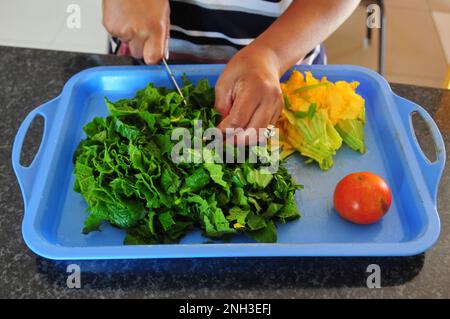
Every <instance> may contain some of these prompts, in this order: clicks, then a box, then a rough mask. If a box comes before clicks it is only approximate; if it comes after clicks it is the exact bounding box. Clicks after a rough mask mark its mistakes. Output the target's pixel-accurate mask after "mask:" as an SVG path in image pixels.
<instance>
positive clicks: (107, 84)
mask: <svg viewBox="0 0 450 319" xmlns="http://www.w3.org/2000/svg"><path fill="white" fill-rule="evenodd" d="M222 68H223V66H221V65H183V66H174V67H173V71H174V73H175V75H176V76H177V77H181V75H182V74H183V73H186V74H187V75H188V78H189V79H190V80H193V81H197V80H199V79H200V78H203V77H207V78H208V79H209V80H210V82H211V84H214V83H215V81H216V79H217V77H218V75H219V74H220V72H221V70H222ZM298 69H300V70H301V71H305V70H309V71H312V73H313V74H314V75H315V76H316V77H317V76H318V77H321V76H327V77H328V78H329V79H330V80H331V81H337V80H346V81H355V80H356V81H359V82H360V83H361V85H360V86H359V88H358V92H359V93H360V94H361V95H362V96H363V97H364V98H365V99H366V102H367V104H366V108H367V110H366V116H367V125H366V128H365V130H366V143H367V148H368V151H367V153H366V154H364V155H360V154H358V153H356V152H353V151H350V150H349V149H348V148H347V147H342V149H341V150H339V152H338V154H337V155H336V157H335V160H334V162H335V165H334V167H333V168H332V169H331V170H329V171H328V172H323V171H320V170H319V169H318V168H317V166H316V165H305V164H304V163H303V162H304V158H302V157H301V156H300V155H298V154H296V155H294V156H291V157H290V158H289V159H288V161H287V167H288V169H289V170H290V172H291V173H292V174H293V176H294V178H295V179H296V180H297V182H299V183H301V184H304V185H305V189H304V190H302V191H299V192H297V195H296V200H297V205H298V206H299V208H300V210H301V212H302V218H301V219H300V220H298V221H293V222H290V223H287V224H284V225H279V227H278V229H279V231H278V235H279V236H278V243H275V244H259V243H253V242H251V241H250V240H248V239H247V238H245V237H244V236H242V237H236V238H234V239H233V241H232V242H230V243H213V244H205V242H206V241H207V239H206V238H203V237H202V236H201V234H200V232H199V231H192V232H191V233H189V234H188V235H187V236H186V237H185V238H184V239H183V240H182V241H181V242H180V243H179V244H168V245H151V246H145V245H143V246H123V245H122V240H123V238H124V233H123V232H122V231H121V230H118V229H116V228H113V227H110V226H108V225H105V226H104V227H103V231H102V232H94V233H91V234H89V235H83V234H82V233H81V229H82V224H83V221H84V219H85V218H86V214H87V213H86V203H85V201H84V200H83V198H82V197H81V195H80V194H78V193H75V192H74V191H73V190H72V188H73V182H74V176H73V174H72V170H73V165H72V160H71V159H72V154H73V152H74V150H75V148H76V146H77V145H78V143H79V142H80V140H81V139H82V138H84V133H83V131H82V127H83V125H84V124H86V123H87V122H88V121H90V120H91V119H92V118H93V117H95V116H106V115H107V108H106V106H105V104H104V101H103V97H104V96H108V98H110V99H113V100H115V99H118V98H124V97H131V96H133V95H134V93H135V91H136V90H138V89H140V88H142V87H144V86H145V85H146V84H147V83H148V82H154V83H155V84H156V85H157V86H168V87H172V84H171V82H170V79H169V78H168V76H167V74H166V72H165V71H164V69H163V68H161V67H159V66H152V67H149V66H140V67H99V68H93V69H89V70H86V71H83V72H81V73H78V74H76V75H75V76H73V77H72V78H71V79H70V80H69V81H68V82H67V84H66V85H65V87H64V89H63V91H62V93H61V95H60V96H58V97H57V98H55V99H53V100H51V101H49V102H47V103H46V104H44V105H41V106H39V107H38V108H36V109H35V110H33V111H32V112H31V113H30V114H28V116H27V117H26V118H25V120H24V121H23V123H22V125H21V126H20V128H19V131H18V133H17V136H16V138H15V141H14V145H13V153H12V161H13V167H14V171H15V173H16V175H17V179H18V181H19V184H20V188H21V190H22V193H23V200H24V206H25V216H24V219H23V226H22V232H23V237H24V239H25V242H26V243H27V245H28V246H29V247H30V248H31V249H32V250H33V251H34V252H35V253H36V254H39V255H41V256H44V257H47V258H52V259H117V258H163V257H223V256H224V257H227V256H401V255H413V254H417V253H420V252H423V251H425V250H426V249H428V248H429V247H430V246H431V245H433V243H434V242H435V241H436V240H437V238H438V236H439V231H440V223H439V216H438V213H437V211H436V193H437V189H438V184H439V179H440V177H441V174H442V171H443V168H444V164H445V150H444V143H443V140H442V137H441V134H440V133H439V130H438V128H437V126H436V124H435V123H434V121H433V120H432V118H431V117H430V115H429V114H428V113H427V112H426V111H425V110H424V109H423V108H421V107H420V106H418V105H416V104H414V103H412V102H410V101H408V100H405V99H403V98H401V97H399V96H396V95H395V94H393V93H392V91H391V89H390V87H389V85H388V83H387V82H386V81H385V80H384V79H383V78H382V77H381V76H379V75H378V74H376V73H375V72H372V71H370V70H367V69H364V68H361V67H354V66H312V67H298ZM413 112H418V113H419V114H420V115H421V116H422V117H423V118H424V119H425V121H426V122H427V123H428V124H429V128H430V131H431V133H432V136H433V138H434V142H435V144H436V149H437V160H436V162H434V163H430V162H429V161H428V160H427V159H426V157H425V156H424V155H423V153H422V151H421V150H420V147H419V144H418V143H417V141H416V138H415V134H414V132H413V129H412V125H411V113H413ZM37 115H41V116H43V117H44V119H45V128H44V134H43V139H42V142H41V145H40V148H39V150H38V153H37V154H36V156H35V159H34V161H33V162H32V164H31V165H30V166H29V167H23V166H21V165H20V164H19V158H20V152H21V148H22V143H23V140H24V137H25V134H26V131H27V129H28V127H29V125H30V123H31V122H32V120H33V119H34V118H35V117H36V116H37ZM354 171H371V172H374V173H376V174H379V175H380V176H382V177H383V178H385V179H386V180H387V182H388V184H389V185H390V187H391V189H392V193H393V203H392V207H391V209H390V211H389V213H388V214H387V215H386V216H385V217H384V218H383V219H382V220H381V221H380V222H378V223H376V224H373V225H370V226H358V225H354V224H351V223H349V222H346V221H345V220H343V219H341V218H340V217H339V216H338V215H337V214H336V212H335V211H334V210H333V202H332V194H333V190H334V187H335V185H336V183H337V182H338V181H339V180H340V179H341V178H342V177H344V176H345V175H347V174H348V173H350V172H354Z"/></svg>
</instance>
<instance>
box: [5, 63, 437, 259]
mask: <svg viewBox="0 0 450 319" xmlns="http://www.w3.org/2000/svg"><path fill="white" fill-rule="evenodd" d="M223 67H224V65H218V64H207V65H195V64H188V65H174V66H173V69H174V72H175V73H177V72H183V71H186V70H192V69H197V70H199V69H201V70H205V69H210V70H211V69H212V70H219V71H220V70H221V69H222V68H223ZM330 68H331V69H334V70H338V71H343V70H348V69H351V70H352V71H358V72H361V73H364V74H365V75H367V76H369V77H371V78H372V79H373V80H374V81H376V82H377V83H378V85H380V87H381V88H383V87H384V88H385V89H386V90H385V91H383V92H382V93H383V94H384V95H385V98H386V99H392V100H393V99H394V97H395V96H396V94H395V93H394V92H393V91H392V89H391V87H390V85H389V84H388V82H387V81H386V80H385V79H384V78H383V77H381V76H380V75H379V74H378V73H376V72H374V71H372V70H370V69H367V68H364V67H360V66H350V65H326V66H322V65H317V66H296V67H294V68H291V69H290V70H289V71H288V72H291V71H292V69H300V70H302V71H304V70H311V71H312V72H314V70H326V69H330ZM148 69H153V70H155V69H161V70H162V67H160V66H100V67H94V68H90V69H86V70H83V71H81V72H79V73H77V74H75V75H74V76H72V77H71V78H70V79H69V80H68V81H67V82H66V84H65V85H64V87H63V89H62V92H61V94H60V95H59V96H58V97H57V98H55V99H53V100H52V101H55V100H57V101H56V102H57V103H58V104H59V105H62V104H64V103H67V102H68V101H69V100H70V98H71V95H72V92H73V88H74V86H75V85H76V84H77V83H78V81H80V80H87V79H88V78H89V76H92V75H93V74H98V72H115V71H119V70H120V71H123V70H129V71H130V70H133V71H138V70H139V71H146V72H148ZM392 103H395V102H394V101H392ZM38 108H39V107H38ZM389 109H390V108H389ZM390 112H392V110H390ZM425 112H426V111H425ZM30 113H31V112H30ZM396 113H397V112H393V114H392V115H393V116H394V117H395V116H396V115H397V116H398V114H396ZM65 115H66V114H65V110H64V108H61V107H58V108H57V110H56V111H55V121H56V125H52V127H51V128H50V130H51V131H55V132H58V131H60V129H61V126H62V122H63V118H64V116H65ZM58 119H59V121H58ZM400 131H403V130H400ZM404 134H406V132H404ZM49 135H50V136H51V135H52V134H51V132H50V133H49ZM16 138H17V136H16ZM44 138H45V137H44ZM44 138H43V141H42V142H41V146H42V145H43V144H44ZM404 138H405V136H403V138H400V140H402V139H404ZM15 142H16V141H14V144H15ZM41 146H40V148H41ZM407 147H409V148H411V147H410V145H407ZM406 151H408V150H405V152H406ZM409 151H410V152H412V150H411V149H409ZM45 152H47V153H48V154H49V155H47V156H48V157H49V158H50V159H53V158H54V152H55V143H52V144H50V145H46V147H45ZM444 153H445V150H444ZM413 158H414V162H417V158H416V157H413ZM408 164H409V165H411V163H408ZM413 164H414V163H413ZM415 164H416V165H415V166H417V167H418V163H415ZM13 168H14V171H15V173H16V175H17V174H18V172H17V169H16V167H15V165H14V162H13ZM44 168H45V165H44V167H41V166H39V167H38V169H37V170H38V177H43V178H44V179H43V178H40V179H39V178H38V181H39V183H37V187H38V188H37V189H36V191H35V192H34V193H35V194H36V193H37V194H39V193H41V192H42V188H43V186H44V184H45V179H46V178H47V177H48V176H47V174H48V167H47V172H46V170H45V169H44ZM410 169H412V167H410ZM442 171H443V168H442V170H441V172H440V174H439V178H438V181H437V184H439V182H440V179H441V176H442ZM420 175H421V177H422V178H421V179H423V176H422V174H420ZM17 176H18V175H17ZM413 176H414V177H413V178H414V182H415V183H416V185H417V180H416V179H417V176H415V174H414V175H413ZM18 180H19V185H20V188H21V191H22V194H23V196H24V203H26V201H27V200H26V198H25V192H24V189H23V185H22V184H21V182H20V179H19V176H18ZM423 182H424V179H423ZM34 186H36V185H34ZM422 193H423V194H421V195H422V197H424V198H423V201H424V203H423V205H424V207H425V208H426V209H425V215H426V217H427V221H428V223H427V225H426V226H425V227H426V229H425V231H424V232H422V233H421V234H420V235H419V236H418V237H416V238H414V239H413V240H410V241H404V242H393V243H348V242H347V243H345V242H343V243H335V242H331V243H326V242H324V243H307V244H298V243H297V244H289V243H274V244H261V243H229V244H227V243H220V244H208V245H205V244H171V245H167V244H166V245H141V246H123V245H114V246H95V247H92V246H91V247H86V246H83V247H75V246H61V245H57V244H56V245H54V244H50V243H49V242H48V241H47V240H46V239H45V238H43V237H42V236H41V235H40V234H39V233H38V232H37V231H36V229H35V226H34V219H35V215H36V213H37V208H38V207H37V205H38V204H39V202H38V200H37V196H31V197H30V199H29V203H28V204H27V205H26V207H24V218H23V222H22V234H23V238H24V240H25V243H26V244H27V246H28V247H29V248H30V249H31V250H32V251H33V252H35V253H36V254H38V255H40V256H42V257H45V258H49V259H58V260H73V259H140V258H143V259H145V258H198V257H264V256H267V257H270V256H273V257H275V256H277V257H281V256H286V257H288V256H297V257H300V256H305V257H306V256H317V257H325V256H336V257H337V256H354V257H356V256H361V257H362V256H409V255H415V254H419V253H422V252H423V251H425V250H427V249H428V248H430V247H431V246H432V245H433V244H434V243H435V242H436V241H437V239H438V237H439V233H440V221H439V215H438V212H437V209H436V198H434V199H433V198H432V196H431V194H430V193H429V192H422ZM425 193H426V194H425ZM24 206H25V205H24ZM202 247H203V248H202ZM211 247H214V249H213V250H211V249H208V248H211ZM242 247H246V248H247V249H244V250H243V251H240V248H242ZM249 247H251V248H252V249H251V250H250V251H249V250H248V248H249ZM299 247H300V248H299ZM74 248H76V249H74ZM119 248H120V249H119ZM187 248H189V249H187ZM149 249H150V250H151V254H149Z"/></svg>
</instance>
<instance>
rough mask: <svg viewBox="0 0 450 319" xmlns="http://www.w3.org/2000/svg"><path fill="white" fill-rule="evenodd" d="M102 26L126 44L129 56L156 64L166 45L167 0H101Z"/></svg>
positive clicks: (168, 23)
mask: <svg viewBox="0 0 450 319" xmlns="http://www.w3.org/2000/svg"><path fill="white" fill-rule="evenodd" d="M103 26H104V27H105V28H106V30H107V31H108V32H109V33H110V34H111V35H113V36H116V37H118V38H119V39H120V40H121V41H122V42H124V43H126V44H128V46H129V48H130V52H131V55H132V56H133V57H135V58H139V59H140V58H144V61H145V63H146V64H157V63H159V61H160V60H161V59H162V58H163V57H164V56H165V54H166V48H167V45H168V39H169V29H170V6H169V1H168V0H103Z"/></svg>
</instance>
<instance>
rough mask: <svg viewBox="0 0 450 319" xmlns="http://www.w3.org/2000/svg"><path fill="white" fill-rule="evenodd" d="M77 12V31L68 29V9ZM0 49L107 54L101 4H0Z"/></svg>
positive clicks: (95, 0) (6, 0)
mask: <svg viewBox="0 0 450 319" xmlns="http://www.w3.org/2000/svg"><path fill="white" fill-rule="evenodd" d="M70 4H76V5H78V6H79V8H80V28H79V29H77V28H73V29H71V28H69V27H67V19H68V17H69V15H70V13H67V8H68V6H69V5H70ZM0 45H6V46H19V47H31V48H42V49H56V50H65V51H79V52H95V53H105V52H107V33H106V31H105V30H104V28H103V26H102V24H101V0H0Z"/></svg>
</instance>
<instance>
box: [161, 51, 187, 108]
mask: <svg viewBox="0 0 450 319" xmlns="http://www.w3.org/2000/svg"><path fill="white" fill-rule="evenodd" d="M162 63H163V64H164V67H165V68H166V71H167V73H168V74H169V77H170V79H171V80H172V83H173V85H175V88H176V89H177V91H178V94H180V95H181V97H182V98H183V102H184V105H187V101H186V98H185V97H184V95H183V92H181V89H180V87H179V86H178V83H177V80H176V79H175V76H174V75H173V72H172V70H171V69H170V67H169V64H167V61H166V59H165V58H162Z"/></svg>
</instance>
